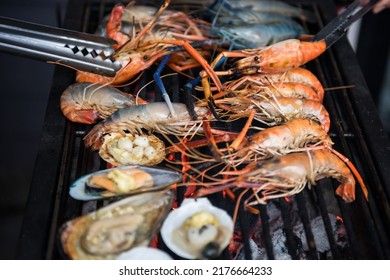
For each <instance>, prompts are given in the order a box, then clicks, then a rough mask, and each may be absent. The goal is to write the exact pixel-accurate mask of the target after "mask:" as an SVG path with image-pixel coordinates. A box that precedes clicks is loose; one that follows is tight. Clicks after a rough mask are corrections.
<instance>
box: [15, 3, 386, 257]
mask: <svg viewBox="0 0 390 280" xmlns="http://www.w3.org/2000/svg"><path fill="white" fill-rule="evenodd" d="M287 2H289V1H287ZM290 2H291V3H293V4H297V3H299V4H300V6H302V7H303V8H305V9H310V10H312V11H313V12H314V14H315V15H316V17H317V22H316V23H307V24H306V23H304V26H305V28H306V29H307V30H308V31H309V32H310V33H312V34H315V33H316V32H317V31H318V30H320V29H321V27H323V26H324V23H326V22H328V21H330V20H331V19H332V18H333V17H334V16H336V14H335V7H334V5H332V3H329V1H321V0H318V1H304V0H302V1H290ZM116 3H117V1H113V0H84V1H78V0H70V1H69V3H68V14H67V17H66V19H65V28H70V29H75V30H81V31H84V32H88V33H94V32H95V30H96V27H97V25H98V23H99V22H101V21H102V20H103V18H104V17H105V16H106V15H107V14H109V12H110V11H111V9H112V7H113V6H114V5H115V4H116ZM306 67H308V69H309V70H311V71H312V72H313V73H314V74H315V75H316V76H317V77H318V78H319V80H320V81H321V83H322V84H323V86H324V87H325V88H333V87H339V86H341V87H342V86H353V87H345V88H341V89H333V90H328V91H326V93H325V100H324V105H325V107H326V108H327V110H328V111H329V114H330V116H331V130H330V133H329V134H330V136H331V138H332V140H333V141H334V143H335V145H334V148H335V149H336V150H337V151H339V152H341V153H342V154H344V155H345V156H347V157H348V158H349V159H350V160H351V161H352V162H353V163H354V164H355V166H356V168H357V169H358V171H359V172H360V173H361V175H362V177H363V180H364V181H365V183H366V184H367V188H368V190H369V195H370V198H369V201H368V202H367V201H366V200H365V199H364V198H363V194H362V192H361V190H360V187H359V185H358V184H357V186H356V187H357V191H356V192H357V197H356V201H354V202H352V203H350V204H346V203H345V202H344V201H343V200H342V199H341V198H339V197H336V196H335V194H334V191H335V189H336V188H337V186H338V183H337V182H335V181H334V180H331V179H322V180H321V181H319V182H318V184H317V185H315V186H311V189H309V188H308V187H307V188H305V189H304V190H303V191H302V192H301V193H300V194H297V195H294V196H292V197H290V198H289V199H275V200H273V201H270V202H269V203H268V204H266V205H258V206H256V209H258V210H259V211H260V214H259V215H254V214H252V213H249V212H247V211H244V210H243V206H242V203H243V201H244V200H245V196H244V198H243V199H242V200H241V202H240V205H239V211H238V216H237V222H236V232H239V233H240V234H241V239H242V249H241V250H239V251H238V252H237V256H238V257H239V258H242V259H251V258H253V257H259V256H260V257H261V258H267V259H278V258H287V257H288V258H291V259H390V244H389V242H390V240H389V236H390V204H389V197H390V191H389V189H390V178H389V177H388V176H386V175H387V174H389V172H390V167H389V166H388V164H386V162H387V163H389V162H390V160H389V159H390V152H389V150H390V144H389V141H388V138H387V136H385V135H384V133H382V132H383V131H382V132H381V123H380V121H379V118H378V116H377V113H376V109H375V107H374V105H373V101H372V98H371V96H370V93H369V92H368V90H367V86H366V85H365V83H364V81H363V80H364V79H363V77H362V74H361V72H360V70H359V67H358V64H357V62H356V58H355V56H354V54H353V51H352V49H351V48H350V46H349V44H348V42H347V41H346V40H345V39H341V40H340V41H339V42H337V43H336V44H335V45H334V46H332V48H331V49H330V50H327V51H326V53H324V54H323V55H322V56H321V57H320V58H319V59H316V60H314V61H312V62H310V63H308V64H307V66H306ZM152 68H153V69H151V70H148V71H146V72H145V73H144V75H143V76H142V77H141V78H140V79H139V81H138V83H139V84H138V86H137V85H132V86H128V87H125V88H122V90H123V91H126V92H131V93H135V91H138V90H139V88H140V87H141V86H142V85H145V84H146V83H148V82H150V81H152V73H153V71H154V70H155V67H152ZM167 73H171V72H169V70H167V69H165V71H164V73H163V75H164V74H167ZM187 80H188V79H187V78H185V77H182V76H181V75H173V76H172V75H171V76H167V77H164V78H163V82H164V84H165V85H166V86H167V90H168V92H169V93H170V97H171V100H172V101H173V102H183V100H184V97H183V90H182V89H183V85H184V84H185V83H186V82H187ZM73 82H74V72H73V71H70V70H69V69H64V68H58V69H56V73H55V76H54V78H53V85H52V92H51V95H50V99H49V103H48V110H47V112H46V117H45V126H44V130H43V136H42V143H41V148H40V151H39V156H38V159H37V162H36V167H35V170H34V177H33V182H32V185H31V193H30V198H29V202H28V205H27V214H26V218H25V221H24V224H23V228H22V234H21V242H20V247H19V253H18V258H20V259H44V258H46V259H63V258H67V256H66V255H65V254H64V253H63V252H62V248H61V246H60V244H59V234H60V227H61V225H62V224H63V223H65V222H66V221H68V220H71V219H73V218H76V217H78V216H80V215H83V214H86V213H89V212H91V211H94V210H96V209H99V208H101V207H103V206H104V205H107V204H108V203H109V202H108V201H90V202H80V201H76V200H74V199H72V198H70V197H69V195H68V190H69V186H70V185H71V183H72V182H73V181H74V180H76V179H77V178H79V177H80V176H82V175H84V174H88V173H91V172H94V171H97V170H100V169H103V168H105V166H106V164H105V162H104V161H103V160H101V159H100V157H99V155H98V154H97V153H96V152H91V151H89V150H87V149H85V147H84V143H83V140H82V138H83V137H84V135H85V134H86V133H88V131H89V130H90V129H91V128H92V126H87V125H80V124H73V123H70V122H68V121H65V118H64V117H63V116H62V114H61V112H60V110H59V108H58V107H59V105H58V102H59V97H60V95H61V93H62V91H63V90H64V89H65V88H66V87H67V86H68V85H70V84H71V83H73ZM155 92H156V93H158V92H159V90H158V88H157V87H156V86H155V85H149V86H148V87H147V88H146V89H144V90H142V91H141V95H147V96H149V97H150V96H153V98H152V99H153V100H154V101H158V100H161V96H160V95H158V94H157V95H156V94H155ZM240 125H242V123H238V124H235V123H229V124H228V125H226V126H225V129H233V130H239V129H240ZM53 127H54V128H55V129H54V130H53ZM378 131H379V136H377V135H378ZM374 135H375V137H374ZM176 197H177V203H178V205H180V203H181V202H182V201H183V199H184V188H179V189H178V190H177V194H176ZM209 198H210V200H211V201H212V203H213V204H214V205H215V206H217V207H221V208H224V209H225V210H226V211H227V212H228V213H229V214H233V211H234V207H235V204H236V203H238V202H237V201H232V200H231V199H230V198H227V197H226V198H225V197H223V196H222V195H221V194H215V195H212V196H210V197H209ZM320 238H325V239H326V240H324V239H320ZM158 240H159V241H158V247H159V248H160V249H162V250H164V251H167V252H168V253H170V254H171V255H172V256H174V257H175V258H178V259H180V258H179V257H178V256H175V255H174V254H173V253H172V252H171V251H170V250H169V249H168V248H167V247H166V245H165V244H164V242H163V241H162V239H161V236H158ZM324 244H325V245H324ZM256 246H257V249H256ZM327 246H328V247H327ZM324 248H325V249H324ZM220 258H221V259H229V258H231V255H230V253H229V252H228V250H225V251H224V252H223V254H222V255H221V256H220Z"/></svg>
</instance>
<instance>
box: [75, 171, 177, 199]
mask: <svg viewBox="0 0 390 280" xmlns="http://www.w3.org/2000/svg"><path fill="white" fill-rule="evenodd" d="M113 170H140V171H143V172H145V173H147V174H149V175H150V177H149V179H148V180H149V182H148V184H144V183H145V182H144V181H143V180H142V181H141V182H139V184H140V185H139V186H137V187H135V188H134V189H132V190H130V191H128V192H126V193H114V192H110V191H107V190H105V189H102V188H95V186H94V185H93V184H92V183H91V180H90V179H91V178H92V176H96V175H98V176H106V175H107V174H108V173H109V172H112V171H113ZM181 180H182V175H181V174H180V173H179V172H176V171H173V170H170V169H167V168H160V167H146V166H139V165H131V166H119V167H115V168H110V169H105V170H100V171H97V172H94V173H91V174H87V175H85V176H83V177H80V178H79V179H77V180H76V181H75V182H74V183H73V184H72V185H71V186H70V189H69V194H70V196H71V197H73V198H74V199H77V200H82V201H88V200H96V199H104V198H108V197H112V196H117V195H126V196H129V195H135V194H139V193H144V192H151V191H160V190H163V189H166V188H168V187H169V186H170V185H172V184H174V183H177V182H179V181H181Z"/></svg>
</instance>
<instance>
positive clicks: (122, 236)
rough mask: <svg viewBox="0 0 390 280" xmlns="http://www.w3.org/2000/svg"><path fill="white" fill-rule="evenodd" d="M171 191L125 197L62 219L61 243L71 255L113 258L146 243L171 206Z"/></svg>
mask: <svg viewBox="0 0 390 280" xmlns="http://www.w3.org/2000/svg"><path fill="white" fill-rule="evenodd" d="M172 201H173V193H172V191H163V192H151V193H144V194H139V195H136V196H131V197H127V198H124V199H122V200H120V201H117V202H115V203H112V204H110V205H108V206H106V207H104V208H101V209H99V210H97V211H95V212H92V213H90V214H87V215H84V216H81V217H79V218H76V219H74V220H71V221H69V222H67V223H65V224H64V225H63V226H62V228H61V244H62V247H63V250H64V252H65V253H66V254H67V255H68V256H69V258H71V259H116V258H117V257H118V256H119V255H120V254H121V253H123V252H126V251H128V250H130V249H132V248H135V247H138V246H147V245H148V244H149V243H150V242H151V240H152V239H153V238H154V237H155V235H156V234H157V232H158V230H159V229H160V226H161V224H162V221H163V220H164V219H165V217H166V215H167V214H168V212H169V210H170V209H171V205H172Z"/></svg>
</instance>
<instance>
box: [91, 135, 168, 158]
mask: <svg viewBox="0 0 390 280" xmlns="http://www.w3.org/2000/svg"><path fill="white" fill-rule="evenodd" d="M99 155H100V157H101V158H102V159H104V160H105V161H107V162H108V163H111V164H112V165H114V166H123V165H132V164H139V165H145V166H153V165H157V164H159V163H160V162H161V161H163V160H164V158H165V144H164V142H163V141H161V140H160V139H159V138H158V137H156V136H154V135H153V134H151V135H133V134H130V133H119V132H112V133H108V134H106V135H104V137H103V144H102V146H101V147H100V149H99Z"/></svg>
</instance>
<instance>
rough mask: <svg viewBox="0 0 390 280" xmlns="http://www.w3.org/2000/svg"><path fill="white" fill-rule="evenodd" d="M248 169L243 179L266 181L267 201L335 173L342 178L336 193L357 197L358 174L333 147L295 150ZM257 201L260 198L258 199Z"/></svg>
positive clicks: (265, 193) (351, 198) (265, 198)
mask: <svg viewBox="0 0 390 280" xmlns="http://www.w3.org/2000/svg"><path fill="white" fill-rule="evenodd" d="M247 168H248V173H247V174H245V175H244V177H243V178H240V179H239V180H242V179H243V180H245V181H247V182H256V183H262V185H261V186H260V187H259V189H258V191H261V192H262V195H263V198H262V200H263V201H266V200H270V199H273V198H277V197H283V196H290V195H293V194H296V193H298V192H300V191H302V189H303V188H304V187H305V185H306V184H307V183H308V182H309V183H310V184H313V185H315V184H316V182H317V181H318V180H320V179H323V178H326V177H332V178H334V179H336V180H337V181H339V182H340V185H339V186H338V187H337V189H336V194H337V195H339V196H340V197H342V198H343V199H344V201H345V202H352V201H354V200H355V178H354V177H353V174H352V173H351V171H350V169H349V168H348V166H347V165H346V164H345V163H344V162H343V161H342V160H341V159H340V158H339V157H338V156H336V155H334V154H333V153H332V152H331V151H329V150H314V151H308V152H300V153H292V154H288V155H284V156H281V157H276V158H273V159H270V160H268V161H264V162H256V163H253V164H251V165H249V166H248V167H247ZM254 203H256V202H254Z"/></svg>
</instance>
